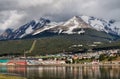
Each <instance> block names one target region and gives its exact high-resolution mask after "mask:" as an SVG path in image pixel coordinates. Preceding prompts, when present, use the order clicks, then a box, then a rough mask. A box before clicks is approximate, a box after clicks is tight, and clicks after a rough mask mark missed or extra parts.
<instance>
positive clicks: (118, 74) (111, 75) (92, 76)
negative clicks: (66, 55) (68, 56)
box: [0, 65, 120, 79]
mask: <svg viewBox="0 0 120 79" xmlns="http://www.w3.org/2000/svg"><path fill="white" fill-rule="evenodd" d="M0 73H7V74H11V75H19V76H24V77H27V78H28V79H120V66H118V65H113V66H98V65H95V66H79V67H71V66H69V67H64V66H63V67H56V66H31V67H26V66H1V67H0Z"/></svg>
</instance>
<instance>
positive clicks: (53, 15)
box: [0, 0, 120, 31]
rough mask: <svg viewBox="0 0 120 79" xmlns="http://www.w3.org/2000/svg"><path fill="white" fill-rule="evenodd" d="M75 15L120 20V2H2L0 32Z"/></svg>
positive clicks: (3, 0)
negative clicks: (9, 28) (41, 19)
mask: <svg viewBox="0 0 120 79" xmlns="http://www.w3.org/2000/svg"><path fill="white" fill-rule="evenodd" d="M74 15H89V16H95V17H100V18H105V19H115V20H120V0H0V31H1V30H5V29H6V28H8V27H13V28H14V27H19V26H20V25H23V24H25V23H26V22H29V21H30V20H32V19H39V18H40V17H47V18H49V19H51V20H53V21H64V20H67V19H69V18H71V17H73V16H74Z"/></svg>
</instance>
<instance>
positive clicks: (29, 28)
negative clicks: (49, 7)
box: [0, 18, 50, 39]
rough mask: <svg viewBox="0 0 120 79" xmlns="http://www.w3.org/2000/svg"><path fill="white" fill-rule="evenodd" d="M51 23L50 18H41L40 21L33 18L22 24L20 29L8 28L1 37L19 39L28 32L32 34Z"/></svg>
mask: <svg viewBox="0 0 120 79" xmlns="http://www.w3.org/2000/svg"><path fill="white" fill-rule="evenodd" d="M48 23H50V20H48V19H44V18H40V19H39V20H38V21H35V20H32V21H30V22H29V23H27V24H25V25H22V26H21V27H19V28H18V29H14V30H13V29H10V28H8V29H6V30H5V32H4V33H3V34H2V35H1V36H0V39H17V38H22V37H24V36H26V35H28V34H31V33H32V32H34V31H35V30H37V29H40V28H42V27H44V26H45V25H46V24H48Z"/></svg>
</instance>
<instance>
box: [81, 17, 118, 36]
mask: <svg viewBox="0 0 120 79" xmlns="http://www.w3.org/2000/svg"><path fill="white" fill-rule="evenodd" d="M79 17H80V18H82V19H83V20H84V21H85V22H86V23H87V24H89V25H91V27H93V28H95V29H96V30H98V31H104V32H106V33H111V34H114V35H119V33H118V32H116V31H115V29H114V27H115V26H116V25H115V23H116V22H113V21H112V20H110V21H107V20H103V19H99V18H95V17H90V16H79Z"/></svg>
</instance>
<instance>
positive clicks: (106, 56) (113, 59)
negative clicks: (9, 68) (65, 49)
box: [0, 49, 120, 65]
mask: <svg viewBox="0 0 120 79" xmlns="http://www.w3.org/2000/svg"><path fill="white" fill-rule="evenodd" d="M119 59H120V49H111V50H101V51H95V52H92V51H91V52H88V53H76V54H66V53H60V54H50V55H45V56H19V57H14V56H9V57H4V56H3V57H0V65H65V64H120V61H119Z"/></svg>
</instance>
